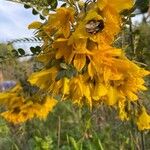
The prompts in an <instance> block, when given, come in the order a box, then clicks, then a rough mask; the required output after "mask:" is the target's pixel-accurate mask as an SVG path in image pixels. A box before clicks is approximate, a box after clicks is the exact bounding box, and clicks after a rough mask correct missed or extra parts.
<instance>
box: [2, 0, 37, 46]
mask: <svg viewBox="0 0 150 150" xmlns="http://www.w3.org/2000/svg"><path fill="white" fill-rule="evenodd" d="M37 19H38V16H33V15H32V12H31V9H25V8H24V7H23V5H21V4H17V3H13V2H8V1H5V0H0V43H1V42H7V41H9V40H12V39H18V38H23V37H31V36H32V35H33V31H32V30H28V29H27V26H28V24H30V23H31V22H33V21H35V20H37Z"/></svg>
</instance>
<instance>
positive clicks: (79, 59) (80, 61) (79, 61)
mask: <svg viewBox="0 0 150 150" xmlns="http://www.w3.org/2000/svg"><path fill="white" fill-rule="evenodd" d="M73 63H74V66H75V68H76V69H77V70H78V71H81V70H82V69H83V67H84V66H85V63H86V56H85V55H82V54H81V55H80V54H79V55H76V56H75V58H74V62H73Z"/></svg>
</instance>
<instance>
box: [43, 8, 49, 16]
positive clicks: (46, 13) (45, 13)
mask: <svg viewBox="0 0 150 150" xmlns="http://www.w3.org/2000/svg"><path fill="white" fill-rule="evenodd" d="M42 14H43V16H47V15H48V14H49V9H48V8H46V9H43V11H42Z"/></svg>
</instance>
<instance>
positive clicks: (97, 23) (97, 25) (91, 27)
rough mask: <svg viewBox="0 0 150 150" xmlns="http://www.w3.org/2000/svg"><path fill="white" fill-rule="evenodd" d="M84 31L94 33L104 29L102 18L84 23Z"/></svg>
mask: <svg viewBox="0 0 150 150" xmlns="http://www.w3.org/2000/svg"><path fill="white" fill-rule="evenodd" d="M85 28H86V31H87V32H88V33H90V34H96V33H98V32H100V31H102V30H103V29H104V21H103V20H90V21H88V22H87V24H86V25H85Z"/></svg>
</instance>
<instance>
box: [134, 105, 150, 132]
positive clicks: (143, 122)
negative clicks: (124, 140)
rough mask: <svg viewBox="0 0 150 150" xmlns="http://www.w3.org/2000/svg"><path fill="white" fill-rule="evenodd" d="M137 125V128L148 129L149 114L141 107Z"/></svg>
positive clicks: (149, 125)
mask: <svg viewBox="0 0 150 150" xmlns="http://www.w3.org/2000/svg"><path fill="white" fill-rule="evenodd" d="M137 126H138V129H139V130H148V129H150V115H148V114H147V112H146V110H145V108H144V107H143V108H142V113H141V114H140V115H139V117H138V119H137Z"/></svg>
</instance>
